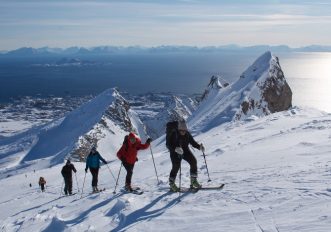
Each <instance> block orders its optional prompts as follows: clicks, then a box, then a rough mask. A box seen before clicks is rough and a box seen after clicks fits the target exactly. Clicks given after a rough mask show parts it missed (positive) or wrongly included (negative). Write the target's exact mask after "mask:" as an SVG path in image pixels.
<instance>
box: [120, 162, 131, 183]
mask: <svg viewBox="0 0 331 232" xmlns="http://www.w3.org/2000/svg"><path fill="white" fill-rule="evenodd" d="M122 164H123V166H124V168H125V170H126V178H125V184H126V185H131V179H132V174H133V168H134V164H128V163H127V162H122Z"/></svg>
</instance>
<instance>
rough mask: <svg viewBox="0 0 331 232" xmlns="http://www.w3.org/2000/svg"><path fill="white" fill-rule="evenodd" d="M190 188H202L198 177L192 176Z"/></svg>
mask: <svg viewBox="0 0 331 232" xmlns="http://www.w3.org/2000/svg"><path fill="white" fill-rule="evenodd" d="M190 188H191V189H192V188H201V184H199V182H198V180H197V178H196V177H191V185H190Z"/></svg>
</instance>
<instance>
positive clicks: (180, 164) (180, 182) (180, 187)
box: [179, 156, 182, 195]
mask: <svg viewBox="0 0 331 232" xmlns="http://www.w3.org/2000/svg"><path fill="white" fill-rule="evenodd" d="M179 162H180V163H179V195H180V191H181V189H182V156H180V161H179Z"/></svg>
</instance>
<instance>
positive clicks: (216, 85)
mask: <svg viewBox="0 0 331 232" xmlns="http://www.w3.org/2000/svg"><path fill="white" fill-rule="evenodd" d="M228 85H229V83H228V82H227V81H226V80H224V79H223V78H222V77H220V76H218V75H217V76H215V75H213V76H212V77H211V78H210V82H209V84H208V88H209V89H222V88H225V87H226V86H228Z"/></svg>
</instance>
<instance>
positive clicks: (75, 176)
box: [75, 172, 79, 192]
mask: <svg viewBox="0 0 331 232" xmlns="http://www.w3.org/2000/svg"><path fill="white" fill-rule="evenodd" d="M75 177H76V184H77V191H78V192H79V185H78V180H77V175H76V172H75Z"/></svg>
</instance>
